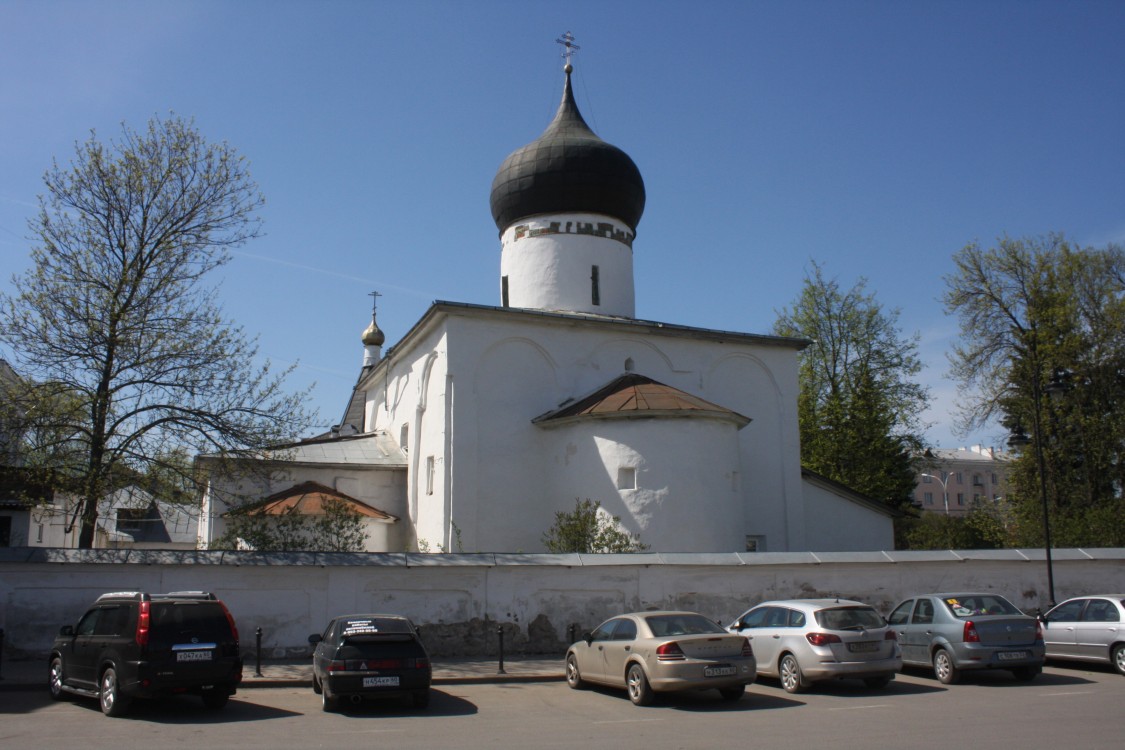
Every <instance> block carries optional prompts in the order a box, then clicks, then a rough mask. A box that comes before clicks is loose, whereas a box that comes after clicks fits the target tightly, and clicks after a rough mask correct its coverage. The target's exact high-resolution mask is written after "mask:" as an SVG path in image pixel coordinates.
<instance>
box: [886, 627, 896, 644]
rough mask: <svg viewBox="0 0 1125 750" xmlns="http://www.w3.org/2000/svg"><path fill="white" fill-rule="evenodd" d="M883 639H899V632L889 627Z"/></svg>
mask: <svg viewBox="0 0 1125 750" xmlns="http://www.w3.org/2000/svg"><path fill="white" fill-rule="evenodd" d="M883 640H884V641H897V640H898V633H896V632H895V631H893V630H891V629H890V628H887V634H886V635H885V636H883Z"/></svg>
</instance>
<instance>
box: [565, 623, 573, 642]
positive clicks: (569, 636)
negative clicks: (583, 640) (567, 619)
mask: <svg viewBox="0 0 1125 750" xmlns="http://www.w3.org/2000/svg"><path fill="white" fill-rule="evenodd" d="M574 631H575V627H574V623H573V622H572V623H570V626H569V627H567V629H566V637H567V643H568V644H570V643H574V641H575V638H574Z"/></svg>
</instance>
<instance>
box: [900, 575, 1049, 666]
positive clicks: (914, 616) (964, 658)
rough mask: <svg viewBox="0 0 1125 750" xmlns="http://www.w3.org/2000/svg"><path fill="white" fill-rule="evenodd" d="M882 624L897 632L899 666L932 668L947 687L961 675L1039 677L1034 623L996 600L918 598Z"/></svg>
mask: <svg viewBox="0 0 1125 750" xmlns="http://www.w3.org/2000/svg"><path fill="white" fill-rule="evenodd" d="M887 622H889V623H890V625H891V627H892V628H894V629H895V630H897V631H898V643H899V646H901V647H902V661H903V663H904V664H909V665H913V666H919V667H932V668H933V670H934V676H936V677H937V678H938V680H940V681H941V682H942V683H943V684H946V685H951V684H953V683H955V682H957V681H958V680H960V678H961V674H962V673H963V672H964V671H966V670H976V669H1006V670H1009V671H1010V672H1011V673H1012V675H1013V676H1015V678H1016V679H1017V680H1025V681H1026V680H1032V679H1034V678H1035V675H1037V674H1039V673H1040V672H1041V671H1043V651H1044V648H1043V631H1042V629H1041V628H1040V626H1039V622H1038V621H1037V620H1036V619H1035V618H1034V617H1031V616H1029V615H1025V614H1024V613H1023V612H1021V611H1020V610H1019V609H1018V608H1016V607H1015V605H1013V604H1012V603H1011V602H1009V601H1008V600H1007V599H1005V598H1004V597H1002V596H1000V595H999V594H992V593H960V592H956V593H946V594H921V595H919V596H914V597H911V598H910V599H907V600H906V601H904V602H902V603H901V604H899V605H898V606H897V607H895V608H894V610H893V611H892V612H891V615H890V617H888V618H887Z"/></svg>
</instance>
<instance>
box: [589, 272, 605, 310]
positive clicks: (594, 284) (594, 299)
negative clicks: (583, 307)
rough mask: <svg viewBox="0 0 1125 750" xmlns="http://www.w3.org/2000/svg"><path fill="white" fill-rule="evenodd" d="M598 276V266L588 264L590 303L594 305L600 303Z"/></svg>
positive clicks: (600, 292)
mask: <svg viewBox="0 0 1125 750" xmlns="http://www.w3.org/2000/svg"><path fill="white" fill-rule="evenodd" d="M598 276H599V273H598V267H597V266H590V303H591V304H594V305H600V304H601V303H602V291H601V286H600V280H599V278H598Z"/></svg>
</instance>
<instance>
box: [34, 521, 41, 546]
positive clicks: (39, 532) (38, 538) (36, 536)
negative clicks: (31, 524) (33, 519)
mask: <svg viewBox="0 0 1125 750" xmlns="http://www.w3.org/2000/svg"><path fill="white" fill-rule="evenodd" d="M35 541H36V542H38V543H39V544H42V543H43V524H39V528H38V530H37V531H36V532H35Z"/></svg>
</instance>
